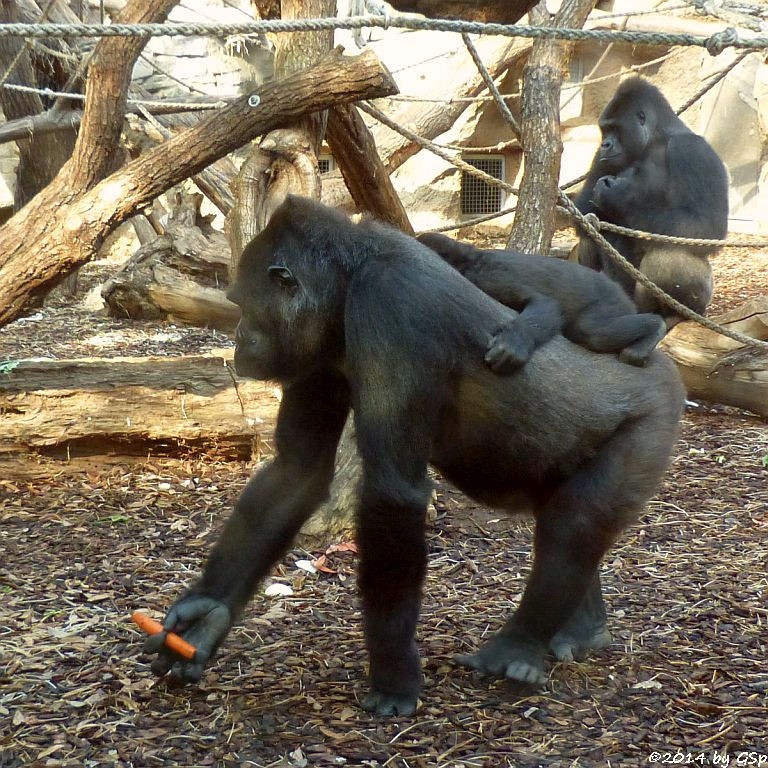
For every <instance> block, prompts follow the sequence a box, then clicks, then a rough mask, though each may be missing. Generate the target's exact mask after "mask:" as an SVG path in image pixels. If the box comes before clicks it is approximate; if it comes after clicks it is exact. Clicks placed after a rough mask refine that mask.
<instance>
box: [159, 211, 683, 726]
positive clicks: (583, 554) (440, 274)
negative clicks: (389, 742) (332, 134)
mask: <svg viewBox="0 0 768 768" xmlns="http://www.w3.org/2000/svg"><path fill="white" fill-rule="evenodd" d="M229 296H230V298H231V299H232V300H233V301H235V302H236V303H237V304H238V306H239V307H240V309H241V311H242V315H241V318H240V323H239V325H238V327H237V331H236V334H235V335H236V338H237V346H236V348H235V368H236V370H237V373H238V374H239V375H240V376H249V377H251V378H255V379H273V380H276V381H278V382H280V383H281V384H282V385H283V397H282V400H281V402H280V411H279V413H278V417H277V425H276V427H275V442H274V444H275V448H276V455H275V457H274V458H273V459H272V460H271V461H270V462H266V463H264V464H263V465H262V466H260V467H259V468H258V470H257V471H256V474H255V475H254V476H253V478H251V480H250V481H249V483H248V485H247V486H246V488H245V490H244V491H243V493H242V494H241V496H240V498H239V500H238V502H237V504H236V506H235V511H234V512H233V514H232V516H231V517H230V518H229V520H228V522H227V524H226V526H225V528H224V530H223V532H222V534H221V537H220V538H219V540H218V542H217V543H216V545H215V546H214V548H213V550H212V552H211V554H210V557H209V558H208V562H207V563H206V566H205V569H204V571H203V575H202V577H201V578H200V579H199V580H198V581H197V583H195V584H193V585H192V586H191V587H190V589H188V590H187V591H186V592H185V593H184V594H183V595H182V596H181V597H180V598H179V599H178V600H177V602H176V603H175V605H174V606H173V607H172V608H171V609H170V611H169V613H168V615H167V616H166V619H165V623H164V627H165V629H166V630H169V631H174V632H177V633H179V634H181V635H182V636H183V637H184V639H185V640H186V641H187V642H189V643H191V644H192V645H194V646H195V648H197V652H196V654H195V657H194V659H192V660H189V659H186V658H182V657H180V656H178V655H176V654H175V653H174V652H173V651H171V650H169V649H167V648H165V647H164V646H162V640H163V637H162V633H160V634H159V636H158V640H157V641H155V642H156V643H157V644H156V645H153V646H152V647H153V648H154V650H156V651H158V654H159V656H158V658H156V659H155V661H154V662H153V665H152V667H153V670H154V671H155V672H156V673H158V674H165V673H166V672H170V674H171V676H172V677H173V678H175V679H177V680H180V681H186V682H189V681H194V680H198V679H199V678H200V676H201V675H202V673H203V667H204V665H205V663H206V662H207V661H208V660H209V659H210V658H211V656H212V655H213V653H214V652H215V651H216V649H217V648H218V647H219V645H220V643H221V642H222V641H223V640H224V638H225V637H226V635H227V632H228V631H229V629H230V627H231V626H232V624H233V622H235V621H237V619H238V617H239V615H240V614H241V613H242V611H243V609H244V608H245V605H246V603H247V602H248V600H249V599H250V597H251V595H252V594H253V593H254V591H255V590H256V587H257V586H258V584H259V582H260V580H261V579H263V578H264V577H265V576H267V575H268V574H269V573H270V572H271V571H272V568H273V567H274V565H275V563H276V562H277V561H278V560H279V559H280V558H281V557H282V556H283V553H284V552H285V550H286V549H287V548H288V546H289V545H290V543H291V541H292V539H293V537H294V535H295V534H296V533H297V532H298V530H299V529H300V528H301V526H302V525H303V523H304V522H305V521H306V520H307V519H308V518H309V517H310V516H311V515H312V514H313V513H314V512H315V510H316V509H317V508H318V506H319V505H320V504H321V503H322V502H323V500H324V499H326V498H327V496H328V491H329V487H330V484H331V481H332V479H333V474H334V461H335V457H336V449H337V446H338V442H339V438H340V436H341V431H342V429H343V428H344V423H345V421H346V419H347V414H348V413H349V411H350V409H351V410H353V411H354V418H355V433H356V437H357V445H358V450H359V452H360V457H361V459H362V464H363V482H362V488H361V497H360V500H359V505H358V509H357V517H356V520H357V545H358V547H359V550H360V565H359V577H358V586H359V588H360V594H361V598H362V604H363V623H364V631H365V641H366V644H367V646H368V652H369V657H370V684H371V691H370V693H369V694H368V695H367V696H366V697H365V698H364V699H363V706H364V707H365V708H366V709H369V710H371V711H374V712H377V713H379V714H382V715H384V714H399V715H410V714H412V713H413V711H414V710H415V708H416V702H417V699H418V696H419V692H420V688H421V679H422V672H421V662H420V659H419V652H418V647H417V645H416V635H415V633H416V621H417V619H418V615H419V606H420V602H421V588H422V583H423V581H424V577H425V575H426V571H427V542H426V539H425V525H426V511H427V505H428V503H429V499H430V497H431V494H432V486H431V483H430V480H429V476H428V474H427V465H428V464H432V465H434V466H435V468H436V469H438V471H439V472H440V473H441V474H442V475H443V476H444V477H445V478H447V479H448V480H449V481H451V482H452V483H454V484H455V485H456V486H458V487H459V488H461V489H462V490H464V491H465V492H467V493H468V494H470V495H472V496H473V497H474V498H475V499H477V500H478V501H480V502H482V503H484V504H489V505H492V506H495V507H498V508H501V509H514V510H518V509H519V506H518V505H519V501H520V497H521V496H523V497H524V498H526V499H528V500H529V501H530V503H531V505H532V509H533V511H534V513H535V515H536V531H535V539H534V540H535V555H534V560H533V568H532V569H531V573H530V576H529V578H528V582H527V584H526V587H525V591H524V593H523V596H522V598H521V599H520V603H519V605H518V607H517V610H516V611H515V612H514V614H513V615H512V616H510V617H509V619H508V620H507V622H506V624H504V625H503V626H502V627H501V628H500V630H499V632H498V633H497V634H496V635H494V636H493V637H491V638H489V639H487V640H486V642H485V645H483V646H482V647H481V648H480V649H479V650H478V651H477V652H476V653H473V654H470V655H464V656H462V657H460V658H459V661H460V663H463V664H465V665H468V666H470V667H472V668H474V669H478V670H480V671H481V672H484V673H487V674H495V675H502V676H504V677H507V678H509V679H512V680H519V681H522V682H529V683H540V682H543V681H544V680H545V679H546V657H547V655H548V653H549V652H550V651H551V652H552V653H554V654H555V656H557V658H560V659H564V660H565V659H568V658H572V657H573V656H574V655H576V654H577V653H581V652H583V651H587V650H590V649H593V648H597V647H602V646H604V645H605V644H606V643H607V642H608V641H609V639H610V635H609V634H608V629H607V627H606V616H605V606H604V604H603V599H602V594H601V588H600V578H599V575H598V568H599V564H600V560H601V559H602V557H603V555H604V554H605V552H606V551H607V550H608V548H609V547H610V546H611V545H612V544H613V542H614V541H615V540H616V538H617V537H618V536H619V534H620V533H621V531H622V530H623V529H624V528H626V526H627V525H629V524H630V523H631V522H632V521H633V520H634V519H635V517H636V516H637V515H638V514H639V513H640V512H641V511H642V509H643V506H644V505H645V503H646V501H647V500H648V499H649V498H650V497H651V495H652V494H653V493H654V491H655V490H656V487H657V485H658V482H659V480H660V479H661V476H662V474H663V473H664V470H665V468H666V466H667V462H668V459H669V455H670V452H671V450H672V446H673V444H674V441H675V437H676V434H677V422H678V419H679V417H680V411H681V407H682V396H683V392H682V388H681V385H680V379H679V376H678V374H677V371H676V369H675V368H674V366H673V365H672V362H671V361H670V360H668V359H666V358H665V357H664V356H663V355H661V354H659V353H653V354H651V355H650V356H649V360H648V363H647V364H646V365H645V367H643V368H635V367H633V366H629V365H622V364H621V363H620V362H619V361H618V360H616V359H615V358H613V357H612V356H610V355H595V354H593V353H592V352H589V351H588V350H585V349H582V348H581V347H578V346H577V345H575V344H571V343H570V342H569V341H568V340H567V339H564V338H563V337H562V336H555V338H553V339H552V341H551V342H550V343H548V344H546V345H545V346H543V347H542V348H541V349H540V350H538V351H537V352H536V354H535V355H533V356H532V357H531V359H530V360H529V361H528V363H526V365H524V366H523V367H522V368H521V369H520V370H518V371H516V372H515V373H514V374H513V375H511V376H495V375H494V374H493V373H492V372H491V371H490V370H489V369H488V366H487V365H486V364H485V363H484V362H483V353H484V348H485V343H486V341H487V339H488V337H489V336H490V334H491V332H492V331H493V329H494V328H498V327H499V326H501V325H503V324H504V323H505V322H506V321H508V320H510V319H511V318H512V317H513V312H512V310H510V309H507V308H506V307H503V306H502V305H501V304H499V303H498V302H496V301H494V300H493V299H492V298H491V297H490V296H488V295H487V294H485V293H483V292H482V291H481V290H480V289H479V288H477V287H476V286H474V285H472V283H470V282H469V281H468V280H466V279H465V278H464V277H462V276H461V275H460V274H459V273H458V272H457V271H456V270H454V269H452V268H451V267H450V266H449V265H448V264H446V263H445V262H444V261H443V260H442V259H440V258H439V257H438V256H437V254H435V253H434V252H432V251H431V250H430V249H429V248H427V247H426V246H424V245H421V244H420V243H418V242H416V241H415V240H414V239H413V238H410V237H407V236H406V235H404V234H403V233H402V232H398V231H396V230H394V229H391V228H389V227H386V226H384V225H382V224H377V223H376V222H373V221H365V220H364V221H362V222H360V223H359V224H355V223H353V222H351V221H350V220H349V219H348V218H347V217H346V216H344V215H342V214H341V213H339V212H337V211H334V210H332V209H330V208H326V207H325V206H323V205H320V204H319V203H316V202H313V201H311V200H303V199H301V198H296V197H293V196H289V197H288V199H287V200H286V201H285V202H284V203H283V204H282V205H281V206H280V207H279V208H278V209H277V210H276V211H275V213H274V214H273V215H272V218H271V219H270V220H269V224H268V225H267V226H266V228H265V229H264V230H263V231H262V232H261V233H260V234H259V235H258V236H257V237H255V238H254V239H253V240H252V241H251V242H250V243H249V245H248V246H247V247H246V249H245V250H244V251H243V255H242V258H241V260H240V263H239V265H238V268H237V277H236V279H235V282H234V285H233V286H232V289H231V290H230V292H229Z"/></svg>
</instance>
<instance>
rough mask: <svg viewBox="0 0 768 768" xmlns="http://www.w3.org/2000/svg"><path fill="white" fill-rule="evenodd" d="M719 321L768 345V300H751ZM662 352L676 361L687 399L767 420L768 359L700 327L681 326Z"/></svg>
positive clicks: (767, 297) (662, 344) (717, 320)
mask: <svg viewBox="0 0 768 768" xmlns="http://www.w3.org/2000/svg"><path fill="white" fill-rule="evenodd" d="M714 320H715V321H716V322H718V323H720V324H721V325H725V326H727V327H729V328H732V329H733V330H736V331H741V332H742V333H746V334H747V335H748V336H752V337H753V338H755V339H762V340H764V341H765V340H768V296H761V297H760V298H757V299H753V300H751V301H748V302H747V303H746V304H743V305H742V306H740V307H738V308H737V309H733V310H731V311H730V312H726V313H725V314H723V315H720V316H719V317H715V318H714ZM661 348H662V349H663V350H664V351H665V352H666V353H667V354H668V355H669V356H670V357H671V358H672V359H673V360H674V361H675V363H676V364H677V367H678V370H679V371H680V374H681V376H682V377H683V382H684V383H685V386H686V387H687V389H688V396H689V397H691V398H694V399H697V400H706V401H708V402H713V403H722V404H724V405H733V406H736V407H737V408H744V409H745V410H748V411H753V412H754V413H757V414H759V415H760V416H766V417H768V354H766V353H765V352H763V351H761V350H758V349H755V348H754V347H745V346H744V345H742V344H739V342H737V341H733V339H729V338H727V337H726V336H721V335H720V334H719V333H715V332H714V331H710V330H709V329H707V328H703V327H702V326H700V325H697V324H696V323H692V322H688V323H680V324H679V325H677V326H676V327H675V328H673V329H672V331H671V332H670V334H669V335H668V336H667V337H666V338H665V339H664V341H662V343H661Z"/></svg>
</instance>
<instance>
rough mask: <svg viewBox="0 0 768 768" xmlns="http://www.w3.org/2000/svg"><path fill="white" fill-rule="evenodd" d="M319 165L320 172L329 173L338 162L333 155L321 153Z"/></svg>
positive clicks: (318, 160)
mask: <svg viewBox="0 0 768 768" xmlns="http://www.w3.org/2000/svg"><path fill="white" fill-rule="evenodd" d="M317 167H318V169H319V170H320V173H329V172H330V171H333V170H335V169H336V163H335V161H334V159H333V155H320V157H318V158H317Z"/></svg>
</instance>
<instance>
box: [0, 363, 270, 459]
mask: <svg viewBox="0 0 768 768" xmlns="http://www.w3.org/2000/svg"><path fill="white" fill-rule="evenodd" d="M231 360H232V352H231V350H222V352H221V353H220V354H219V353H217V354H206V355H195V356H184V357H145V358H81V359H77V360H20V361H14V362H13V363H10V364H9V363H5V364H4V365H3V367H2V369H0V414H1V416H2V417H1V418H0V454H1V453H6V452H20V451H23V452H29V451H37V452H43V453H53V454H55V455H57V454H64V455H81V456H82V455H94V454H103V453H111V452H118V453H123V454H136V453H139V454H146V453H147V452H148V451H153V452H156V451H169V450H170V451H173V450H176V449H183V448H186V447H210V446H218V447H223V448H225V449H229V450H231V449H234V451H235V453H236V454H237V456H238V457H239V458H244V459H249V458H252V456H253V455H254V454H256V455H257V456H258V455H260V453H261V448H262V441H263V439H264V438H269V437H271V435H272V433H273V430H274V423H275V418H276V415H277V407H278V403H279V394H278V391H277V390H276V388H275V386H274V384H267V383H263V382H256V381H246V380H241V379H238V378H237V377H236V375H235V372H234V367H233V365H232V362H231Z"/></svg>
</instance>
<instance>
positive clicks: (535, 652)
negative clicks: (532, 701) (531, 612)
mask: <svg viewBox="0 0 768 768" xmlns="http://www.w3.org/2000/svg"><path fill="white" fill-rule="evenodd" d="M545 654H546V648H545V647H544V646H543V645H541V644H540V643H537V642H535V641H529V640H522V639H520V638H512V637H508V636H505V635H496V636H495V637H493V638H492V639H491V640H490V641H489V642H488V643H486V644H485V645H484V646H483V647H482V648H480V650H479V651H478V652H477V653H473V654H470V655H458V656H455V657H454V658H455V660H456V662H457V663H459V664H461V665H462V666H465V667H469V668H470V669H476V670H477V671H478V672H481V673H482V674H484V675H494V676H496V677H506V678H507V679H508V680H517V681H519V682H521V683H529V684H531V685H543V684H544V683H546V682H547V671H546V667H545V666H544V656H545Z"/></svg>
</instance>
